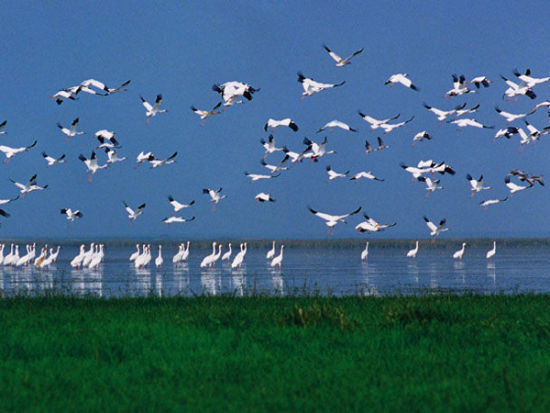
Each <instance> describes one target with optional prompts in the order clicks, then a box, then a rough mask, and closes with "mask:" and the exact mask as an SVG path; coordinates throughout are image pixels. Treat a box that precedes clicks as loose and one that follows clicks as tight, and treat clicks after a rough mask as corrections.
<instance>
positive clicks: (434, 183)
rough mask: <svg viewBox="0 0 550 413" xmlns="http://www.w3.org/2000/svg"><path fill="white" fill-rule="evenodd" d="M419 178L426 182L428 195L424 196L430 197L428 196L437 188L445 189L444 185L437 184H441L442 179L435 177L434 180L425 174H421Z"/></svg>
mask: <svg viewBox="0 0 550 413" xmlns="http://www.w3.org/2000/svg"><path fill="white" fill-rule="evenodd" d="M418 180H419V181H420V182H424V183H425V184H426V191H427V192H426V195H425V196H424V198H426V199H427V198H428V196H429V195H430V194H431V193H432V192H435V191H436V190H438V189H443V187H442V186H438V185H437V184H439V182H440V180H439V179H434V180H431V179H430V178H428V177H425V176H419V177H418Z"/></svg>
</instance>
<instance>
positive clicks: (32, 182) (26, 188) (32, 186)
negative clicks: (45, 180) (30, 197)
mask: <svg viewBox="0 0 550 413" xmlns="http://www.w3.org/2000/svg"><path fill="white" fill-rule="evenodd" d="M10 181H11V182H13V184H14V185H15V186H16V187H18V188H19V189H21V191H20V193H21V195H22V196H24V195H25V194H28V193H30V192H33V191H40V190H43V189H47V188H48V185H44V186H39V185H37V184H36V174H34V175H33V176H32V177H31V179H29V181H28V182H27V183H26V184H22V183H20V182H16V181H14V180H13V179H11V178H10Z"/></svg>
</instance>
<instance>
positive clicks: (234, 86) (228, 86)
mask: <svg viewBox="0 0 550 413" xmlns="http://www.w3.org/2000/svg"><path fill="white" fill-rule="evenodd" d="M212 90H213V91H214V92H218V93H219V94H220V95H221V97H222V99H223V101H224V102H225V103H224V108H227V107H228V106H231V105H235V104H239V103H242V101H241V100H238V98H239V96H244V97H245V98H246V99H247V100H252V95H253V94H254V93H256V92H258V91H259V90H260V89H259V88H257V89H255V88H253V87H252V86H250V85H249V84H247V83H242V82H238V81H231V82H225V83H223V84H221V85H218V84H215V85H213V86H212Z"/></svg>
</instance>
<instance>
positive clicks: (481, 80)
mask: <svg viewBox="0 0 550 413" xmlns="http://www.w3.org/2000/svg"><path fill="white" fill-rule="evenodd" d="M468 83H470V84H473V85H475V86H476V87H477V88H478V89H479V88H480V86H481V85H483V87H489V85H490V84H491V83H492V81H491V80H489V79H487V77H486V76H476V77H474V78H473V79H472V80H470V81H469V82H468Z"/></svg>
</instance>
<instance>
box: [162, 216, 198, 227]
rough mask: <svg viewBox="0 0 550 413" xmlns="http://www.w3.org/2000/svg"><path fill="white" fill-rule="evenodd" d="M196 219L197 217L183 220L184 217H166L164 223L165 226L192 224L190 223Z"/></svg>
mask: <svg viewBox="0 0 550 413" xmlns="http://www.w3.org/2000/svg"><path fill="white" fill-rule="evenodd" d="M194 219H195V217H191V218H183V217H175V216H171V217H165V218H164V219H163V220H162V222H164V223H165V224H168V225H170V224H173V223H182V222H190V221H193V220H194Z"/></svg>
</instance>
